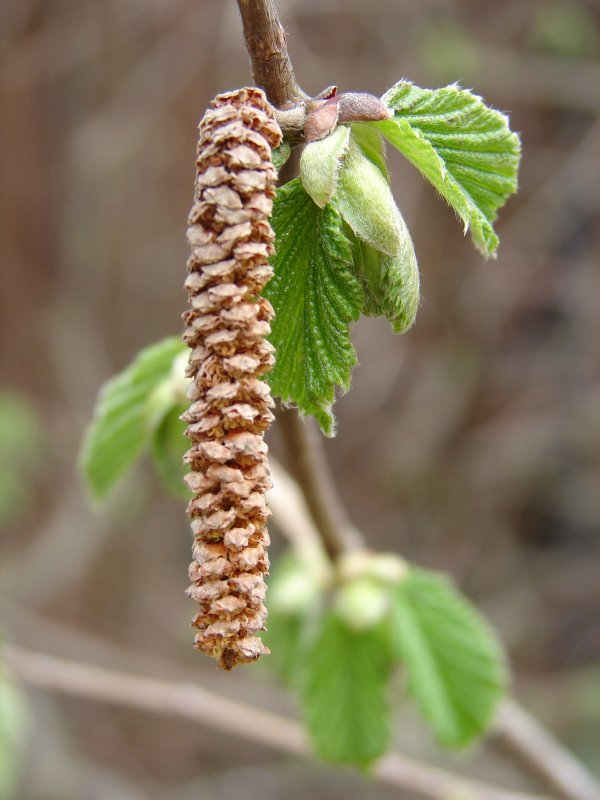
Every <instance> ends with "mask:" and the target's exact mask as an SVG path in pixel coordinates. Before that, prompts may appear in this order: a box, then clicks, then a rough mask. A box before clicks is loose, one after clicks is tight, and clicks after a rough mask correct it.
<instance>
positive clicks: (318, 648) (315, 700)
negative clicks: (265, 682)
mask: <svg viewBox="0 0 600 800" xmlns="http://www.w3.org/2000/svg"><path fill="white" fill-rule="evenodd" d="M304 659H305V661H304V663H305V671H304V675H303V677H302V680H301V695H302V706H303V711H304V717H305V720H306V724H307V726H308V730H309V732H310V735H311V739H312V742H313V745H314V746H315V748H316V750H317V752H318V753H319V755H320V756H321V758H323V759H325V760H326V761H332V762H334V763H337V764H354V765H357V766H362V767H367V766H369V764H371V763H372V762H373V761H375V759H377V758H378V757H379V756H381V755H382V754H383V753H384V752H385V750H386V748H387V746H388V743H389V736H390V722H389V711H390V709H389V703H388V698H387V684H388V679H389V674H390V667H391V660H390V655H389V648H388V646H387V642H386V639H385V636H384V633H383V629H382V627H381V626H380V627H377V628H371V629H369V630H367V631H361V632H358V631H353V630H350V629H349V628H348V627H347V626H346V625H345V624H344V622H343V621H342V620H341V619H340V618H339V617H338V616H337V615H336V614H335V613H334V612H328V613H326V614H325V615H324V616H323V617H322V618H321V620H320V625H319V629H318V631H317V632H316V635H315V639H314V641H313V644H312V647H311V649H310V651H309V652H307V653H306V654H305V656H304Z"/></svg>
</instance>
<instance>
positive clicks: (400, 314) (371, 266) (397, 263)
mask: <svg viewBox="0 0 600 800" xmlns="http://www.w3.org/2000/svg"><path fill="white" fill-rule="evenodd" d="M395 213H396V215H397V218H398V225H399V227H400V230H401V231H402V234H401V241H402V245H401V248H400V252H399V253H398V254H397V255H395V256H388V255H385V253H380V252H379V251H378V250H376V249H375V248H374V247H371V245H369V244H367V243H366V242H360V241H359V242H358V244H357V246H356V247H355V251H354V252H355V263H356V264H357V268H358V270H359V274H360V276H361V279H362V281H363V286H364V289H365V304H364V306H363V313H364V314H367V315H369V316H383V317H385V318H386V319H387V320H388V322H390V323H391V325H392V330H393V331H394V333H404V332H405V331H407V330H408V329H409V328H410V327H411V325H412V324H413V323H414V321H415V317H416V315H417V311H418V308H419V265H418V264H417V257H416V255H415V249H414V247H413V243H412V239H411V238H410V233H409V232H408V228H407V227H406V223H405V222H404V219H403V218H402V215H401V214H400V211H399V210H398V209H396V212H395Z"/></svg>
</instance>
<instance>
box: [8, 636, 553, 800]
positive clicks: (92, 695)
mask: <svg viewBox="0 0 600 800" xmlns="http://www.w3.org/2000/svg"><path fill="white" fill-rule="evenodd" d="M3 653H4V660H5V662H6V664H7V666H8V667H9V669H10V670H11V671H12V673H13V674H14V675H15V677H17V678H19V679H20V680H21V681H23V682H24V683H27V684H29V685H30V686H35V687H37V688H40V689H46V690H49V691H53V692H59V693H60V694H66V695H70V696H75V697H84V698H86V699H89V700H98V701H101V702H107V703H112V704H114V705H119V706H127V707H129V708H136V709H139V710H141V711H146V712H154V713H158V714H172V715H174V716H177V717H183V718H185V719H188V720H191V721H192V722H198V723H201V724H206V725H209V726H210V727H211V728H214V729H216V730H219V731H222V732H224V733H227V734H229V735H236V736H241V737H243V738H247V739H250V740H251V741H253V742H260V743H261V744H263V745H266V746H267V747H272V748H274V749H276V750H280V751H283V752H286V753H290V754H292V755H296V756H302V757H308V756H309V755H310V750H309V747H308V743H307V741H306V737H305V734H304V730H303V728H302V726H301V725H300V724H299V723H298V722H295V721H293V720H290V719H287V718H285V717H282V716H281V715H279V714H273V713H271V712H269V711H264V710H262V709H259V708H256V707H255V706H251V705H247V704H245V703H239V702H237V701H234V700H230V699H229V698H226V697H222V696H221V695H218V694H215V693H213V692H207V691H205V690H204V689H201V688H200V687H199V686H196V685H195V684H191V683H185V682H176V681H160V680H155V679H153V678H148V677H146V676H144V675H135V674H128V673H126V672H119V671H117V670H112V669H105V668H103V667H97V666H94V665H91V664H82V663H80V662H77V661H69V660H67V659H62V658H56V657H54V656H49V655H45V654H41V653H36V652H34V651H32V650H27V649H25V648H22V647H18V646H15V645H8V646H6V647H5V648H4V651H3ZM375 777H376V778H377V779H378V780H380V781H381V782H383V783H386V784H389V785H391V786H394V787H396V788H400V789H403V790H405V791H408V792H410V796H414V795H418V796H419V797H423V798H426V799H427V800H450V798H465V800H544V798H541V797H540V795H531V794H523V793H519V792H510V791H506V790H503V789H497V788H495V787H493V786H488V785H486V784H484V783H479V782H477V781H471V780H469V779H467V778H463V777H461V776H458V775H453V774H452V773H450V772H446V771H445V770H441V769H435V768H433V767H429V766H427V765H426V764H422V763H421V762H419V761H416V760H413V759H410V758H407V757H405V756H401V755H397V754H393V755H390V756H387V757H386V758H384V759H383V760H382V761H381V762H380V763H379V764H378V766H377V767H376V768H375ZM546 800H548V799H546Z"/></svg>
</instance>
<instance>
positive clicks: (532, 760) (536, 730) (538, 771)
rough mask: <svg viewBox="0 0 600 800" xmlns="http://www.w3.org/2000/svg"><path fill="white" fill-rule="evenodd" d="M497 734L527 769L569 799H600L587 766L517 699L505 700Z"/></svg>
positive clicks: (499, 716)
mask: <svg viewBox="0 0 600 800" xmlns="http://www.w3.org/2000/svg"><path fill="white" fill-rule="evenodd" d="M495 734H496V736H497V737H498V738H499V740H500V741H501V742H502V743H503V744H504V746H505V747H506V748H507V749H508V750H510V751H511V752H512V753H514V754H515V755H516V756H517V757H518V759H519V760H520V761H521V762H522V763H523V764H524V766H525V767H527V769H528V770H529V771H530V772H532V773H534V774H535V775H537V776H538V777H539V778H541V779H542V780H543V781H544V783H545V784H546V785H547V786H549V787H551V788H552V789H553V790H554V791H555V792H557V793H558V794H559V795H560V796H561V797H564V798H566V800H600V787H599V786H598V783H597V782H596V781H595V780H594V778H592V776H591V775H590V774H589V772H588V771H587V770H586V769H585V767H584V766H583V765H582V764H581V762H580V761H578V760H577V759H576V758H575V756H573V755H572V754H571V753H570V752H569V751H568V750H566V749H565V748H564V747H563V746H562V745H561V744H560V742H559V741H557V740H556V739H555V738H554V737H553V736H552V735H551V734H550V733H549V732H548V731H547V730H546V729H545V728H544V727H543V726H542V725H541V724H540V723H539V722H538V721H537V720H536V719H534V718H533V717H532V716H531V715H530V714H528V713H527V712H526V711H525V710H524V709H523V708H521V707H520V706H519V705H518V704H517V703H515V702H514V700H505V701H504V703H503V704H502V706H501V707H500V713H499V714H498V718H497V720H496V724H495Z"/></svg>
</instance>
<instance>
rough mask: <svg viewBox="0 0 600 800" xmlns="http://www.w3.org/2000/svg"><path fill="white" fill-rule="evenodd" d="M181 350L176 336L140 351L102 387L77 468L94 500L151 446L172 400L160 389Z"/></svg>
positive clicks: (107, 490)
mask: <svg viewBox="0 0 600 800" xmlns="http://www.w3.org/2000/svg"><path fill="white" fill-rule="evenodd" d="M184 350H185V347H184V345H183V343H182V342H181V341H180V340H179V339H177V338H175V337H172V338H169V339H164V340H163V341H161V342H158V343H157V344H154V345H152V346H150V347H147V348H146V349H145V350H142V351H141V352H140V353H138V355H137V356H136V358H135V359H134V360H133V361H132V362H131V364H130V365H129V366H128V367H126V368H125V369H124V370H123V372H121V373H119V374H118V375H116V376H115V377H114V378H112V379H111V380H109V381H107V383H105V384H104V386H103V387H102V389H101V391H100V395H99V397H98V401H97V404H96V408H95V410H94V418H93V420H92V422H91V423H90V426H89V427H88V430H87V431H86V435H85V438H84V441H83V445H82V450H81V453H80V465H81V469H82V471H83V474H84V476H85V479H86V481H87V484H88V487H89V489H90V492H91V494H92V496H93V497H94V498H95V499H96V500H101V499H102V498H104V497H105V496H106V495H107V494H108V492H109V491H110V489H111V488H112V487H113V486H114V485H115V484H116V483H117V481H118V480H119V479H120V478H121V477H122V476H123V474H124V473H125V472H126V470H128V469H129V468H130V467H131V466H132V465H133V463H134V462H135V461H136V459H137V458H139V456H140V455H141V454H142V453H143V451H144V450H145V449H146V447H147V446H148V444H149V442H150V437H151V435H152V432H153V430H154V428H155V427H156V425H157V424H158V422H159V420H160V419H161V418H162V416H163V414H164V413H165V412H166V410H167V409H168V407H169V404H171V405H172V403H173V399H172V398H171V397H169V396H167V394H168V393H166V392H164V391H163V385H164V382H165V381H167V380H168V379H169V377H170V376H171V373H172V369H173V363H174V361H175V359H176V358H177V356H179V355H180V354H181V353H182V352H183V351H184Z"/></svg>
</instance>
